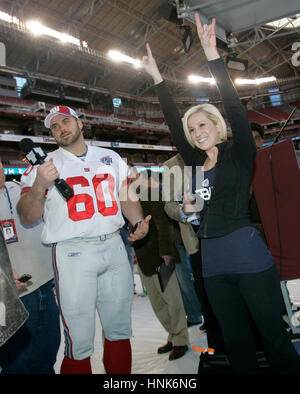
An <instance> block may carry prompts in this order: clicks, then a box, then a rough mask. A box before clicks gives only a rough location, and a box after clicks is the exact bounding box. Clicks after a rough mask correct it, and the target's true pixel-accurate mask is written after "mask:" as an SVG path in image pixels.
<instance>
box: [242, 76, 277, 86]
mask: <svg viewBox="0 0 300 394" xmlns="http://www.w3.org/2000/svg"><path fill="white" fill-rule="evenodd" d="M274 81H276V77H274V76H272V77H266V78H256V79H244V78H237V79H236V80H235V83H236V84H237V85H261V84H263V83H268V82H274Z"/></svg>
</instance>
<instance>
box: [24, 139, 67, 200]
mask: <svg viewBox="0 0 300 394" xmlns="http://www.w3.org/2000/svg"><path fill="white" fill-rule="evenodd" d="M19 147H20V149H21V150H22V151H23V152H24V153H25V156H26V159H27V160H28V161H29V162H30V164H32V165H33V166H34V165H36V164H43V163H45V159H46V157H47V154H46V153H45V152H44V151H43V149H42V148H41V147H40V146H35V145H34V143H33V141H32V140H31V139H30V138H23V139H22V140H21V141H20V142H19ZM54 184H55V186H56V188H57V190H58V191H59V193H60V194H61V195H62V197H63V198H65V199H66V200H69V198H71V197H72V196H73V195H74V191H73V189H72V188H71V186H69V185H68V184H67V182H66V181H65V180H63V179H60V178H57V179H55V181H54Z"/></svg>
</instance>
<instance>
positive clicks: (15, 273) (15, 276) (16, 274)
mask: <svg viewBox="0 0 300 394" xmlns="http://www.w3.org/2000/svg"><path fill="white" fill-rule="evenodd" d="M12 273H13V277H14V280H15V284H16V287H17V289H18V290H19V291H21V290H23V289H24V288H25V287H27V286H28V283H22V282H20V281H19V280H18V278H19V277H20V275H18V273H17V272H16V271H15V270H14V269H12Z"/></svg>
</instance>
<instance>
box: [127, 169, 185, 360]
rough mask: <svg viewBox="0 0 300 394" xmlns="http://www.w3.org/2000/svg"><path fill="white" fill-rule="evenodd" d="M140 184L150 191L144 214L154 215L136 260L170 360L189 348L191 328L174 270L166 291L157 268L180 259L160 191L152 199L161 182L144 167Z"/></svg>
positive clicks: (137, 248)
mask: <svg viewBox="0 0 300 394" xmlns="http://www.w3.org/2000/svg"><path fill="white" fill-rule="evenodd" d="M140 177H141V178H142V181H141V187H144V188H145V190H146V191H147V197H148V198H145V200H144V201H143V200H142V201H141V205H142V208H143V212H144V215H151V217H152V219H151V222H150V226H149V233H148V235H147V236H146V237H145V238H144V239H142V240H140V241H136V242H134V249H135V254H136V258H137V264H138V267H139V272H140V276H141V281H142V284H143V286H144V287H145V288H146V290H147V295H148V297H149V300H150V302H151V305H152V308H153V311H154V313H155V315H156V317H157V318H158V320H159V321H160V323H161V324H162V326H163V327H164V329H165V330H166V331H167V333H168V339H167V343H166V344H165V345H163V346H161V347H159V348H158V350H157V352H158V353H159V354H163V353H167V352H170V355H169V360H175V359H177V358H180V357H182V356H183V355H184V354H185V353H186V352H187V350H188V343H189V338H188V330H187V320H186V316H185V310H184V305H183V302H182V297H181V292H180V288H179V285H178V280H177V277H176V274H175V270H174V271H173V273H172V276H171V278H170V280H169V282H168V284H167V287H166V289H165V291H162V290H161V287H160V283H159V279H158V275H157V271H156V268H157V267H158V266H159V265H160V264H161V263H162V261H164V263H165V264H166V265H168V264H169V263H170V261H171V259H176V260H179V258H178V256H176V250H175V245H174V238H173V224H172V222H171V220H170V219H169V218H168V216H167V215H166V213H165V212H164V203H163V201H162V198H161V193H160V191H158V192H157V193H155V194H156V195H157V196H159V200H158V201H151V199H150V197H151V196H150V190H151V189H159V186H160V185H159V182H158V181H157V179H155V177H154V176H153V174H151V171H150V170H146V171H143V172H142V173H141V175H140Z"/></svg>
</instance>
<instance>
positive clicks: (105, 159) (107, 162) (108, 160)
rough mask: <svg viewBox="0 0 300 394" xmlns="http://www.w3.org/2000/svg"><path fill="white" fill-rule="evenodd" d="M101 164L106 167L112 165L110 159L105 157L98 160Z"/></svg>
mask: <svg viewBox="0 0 300 394" xmlns="http://www.w3.org/2000/svg"><path fill="white" fill-rule="evenodd" d="M100 161H101V163H103V164H107V165H108V166H109V165H110V164H111V163H112V158H111V157H110V156H105V157H102V158H101V159H100Z"/></svg>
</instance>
